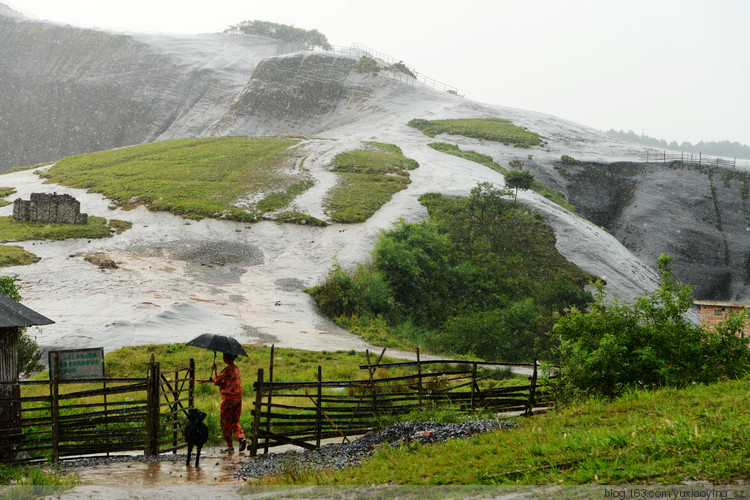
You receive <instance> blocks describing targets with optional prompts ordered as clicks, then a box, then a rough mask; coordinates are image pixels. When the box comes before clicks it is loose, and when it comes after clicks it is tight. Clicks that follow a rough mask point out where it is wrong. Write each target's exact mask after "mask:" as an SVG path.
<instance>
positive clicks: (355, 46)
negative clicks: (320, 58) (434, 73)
mask: <svg viewBox="0 0 750 500" xmlns="http://www.w3.org/2000/svg"><path fill="white" fill-rule="evenodd" d="M327 52H333V53H336V54H342V55H347V56H351V57H362V56H366V57H371V58H373V59H375V60H378V61H381V62H383V63H385V64H387V65H388V67H386V68H383V71H385V72H387V73H388V74H389V75H390V76H391V77H392V78H395V79H397V80H399V81H402V82H405V83H408V84H411V85H413V84H415V83H419V84H421V85H424V86H426V87H430V88H432V89H435V90H440V91H442V92H448V93H449V94H455V95H458V88H456V87H453V86H452V85H448V84H446V83H443V82H439V81H437V80H435V79H434V78H430V77H428V76H426V75H423V74H422V73H420V72H418V71H417V70H416V69H415V68H413V67H411V66H408V65H406V64H404V63H403V61H400V60H396V58H394V57H392V56H389V55H388V54H383V53H382V52H378V51H376V50H372V49H370V48H369V47H367V46H365V45H363V44H361V43H352V44H351V46H349V47H344V46H332V47H331V50H329V51H327ZM394 64H400V65H402V66H403V67H404V68H406V69H407V70H409V72H411V75H410V74H408V73H407V72H404V71H400V70H398V69H393V68H392V66H393V65H394Z"/></svg>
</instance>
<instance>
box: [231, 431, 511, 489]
mask: <svg viewBox="0 0 750 500" xmlns="http://www.w3.org/2000/svg"><path fill="white" fill-rule="evenodd" d="M518 425H519V424H517V423H515V422H507V421H503V420H477V421H473V422H464V423H461V424H440V423H435V422H401V423H397V424H393V425H390V426H388V427H386V428H385V429H383V430H381V431H378V432H370V433H368V434H365V435H364V436H362V437H361V438H359V439H357V440H355V441H351V442H349V443H343V444H327V445H324V446H321V447H320V449H318V450H315V451H304V452H299V451H288V452H284V453H270V454H268V455H259V456H257V457H255V458H254V459H251V460H248V461H246V462H244V463H243V464H242V466H241V468H240V470H238V471H237V472H236V473H235V476H236V477H239V478H257V477H262V476H268V475H275V474H279V473H281V472H283V471H284V470H285V469H290V468H291V469H295V468H299V469H305V470H320V469H341V468H344V467H348V466H350V465H357V464H359V463H360V462H362V461H364V460H366V459H367V458H369V457H371V456H372V455H373V454H374V453H375V450H377V448H378V447H379V446H382V445H385V444H387V445H389V446H391V447H398V446H401V445H402V444H407V443H412V442H419V443H437V442H442V441H447V440H449V439H456V438H467V437H469V436H472V435H474V434H480V433H483V432H490V431H496V430H499V429H508V428H512V427H517V426H518Z"/></svg>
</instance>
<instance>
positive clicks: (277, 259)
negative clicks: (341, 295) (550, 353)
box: [0, 10, 750, 351]
mask: <svg viewBox="0 0 750 500" xmlns="http://www.w3.org/2000/svg"><path fill="white" fill-rule="evenodd" d="M6 14H7V13H4V12H3V11H2V10H0V35H1V36H2V37H3V38H4V40H3V46H4V47H10V49H8V50H10V55H9V56H8V57H5V58H3V60H2V61H0V75H2V76H3V81H2V84H3V85H9V87H8V89H5V88H4V89H2V90H3V92H0V106H5V107H6V108H8V107H11V106H16V107H15V108H13V109H14V113H16V114H17V116H18V117H19V124H18V126H16V127H15V129H13V130H11V128H10V127H6V128H7V129H8V134H4V135H3V136H4V137H5V142H4V143H3V146H4V147H3V149H4V150H6V151H8V152H7V153H6V154H5V156H4V157H3V158H0V160H2V161H5V168H7V167H8V166H10V165H17V164H31V163H34V162H37V161H42V160H44V159H49V160H55V159H57V158H59V157H62V156H64V155H69V154H73V153H78V152H87V151H92V150H97V149H108V148H112V147H118V146H123V145H127V144H131V143H143V142H149V141H152V140H163V139H169V138H178V137H191V136H211V135H247V134H250V135H261V134H294V135H301V136H304V137H305V140H304V142H303V144H302V145H301V146H300V147H302V148H304V149H305V153H306V155H307V160H306V162H305V167H306V168H308V169H309V170H310V172H311V174H312V175H313V176H314V177H315V182H316V184H315V186H314V187H313V188H312V189H310V190H309V191H307V192H306V193H305V194H303V195H301V196H300V197H298V198H297V199H296V200H295V201H294V202H293V205H294V206H295V207H297V208H298V209H300V210H301V211H304V212H306V213H309V214H310V215H314V216H316V217H319V218H321V219H326V217H327V216H326V214H325V212H324V211H323V208H322V197H323V194H324V193H325V192H326V191H327V189H328V188H329V187H330V186H331V185H332V183H333V182H335V178H334V177H333V174H331V173H330V172H329V162H330V159H331V158H333V156H334V155H335V154H336V153H337V152H341V151H345V150H349V149H354V148H356V147H357V146H358V145H359V144H360V143H361V142H363V141H372V140H375V141H380V142H387V143H393V144H397V145H398V146H400V147H401V148H402V150H403V152H404V154H405V155H406V156H408V157H411V158H414V159H415V160H417V161H418V162H419V164H420V167H419V168H417V169H416V170H413V171H411V172H410V176H411V180H412V183H411V184H410V185H409V186H408V188H407V189H405V190H403V191H401V192H399V193H397V194H396V195H395V196H394V197H393V199H392V200H391V201H390V202H389V203H387V204H386V205H385V206H384V207H382V208H381V209H380V210H379V211H378V212H377V213H376V214H375V215H374V216H373V217H371V218H370V219H369V220H368V221H366V222H364V223H361V224H331V225H329V226H327V227H325V228H313V227H307V226H299V225H291V224H278V223H276V222H273V221H263V222H259V223H254V224H243V223H237V222H229V221H223V220H203V221H200V222H188V221H186V220H184V219H181V218H179V217H176V216H174V215H170V214H166V213H151V212H148V211H147V210H146V209H144V208H143V207H141V208H138V209H135V210H132V211H123V210H114V211H113V210H110V209H108V206H109V205H110V203H109V201H108V200H106V199H104V198H103V197H101V196H99V195H95V194H90V193H86V192H85V191H83V190H77V189H69V188H66V187H63V186H59V185H51V184H43V183H42V182H41V181H40V180H39V178H38V176H37V175H36V174H35V173H34V171H31V170H27V171H23V172H17V173H12V174H6V175H3V176H2V177H1V179H2V180H1V181H0V185H2V186H12V187H15V188H16V190H17V193H16V194H14V195H13V196H12V198H16V197H21V198H24V199H28V197H29V195H30V194H31V193H33V192H57V193H70V194H72V195H73V196H75V197H76V198H77V199H79V200H80V201H81V210H82V211H83V212H86V213H88V214H90V215H98V216H104V217H107V218H116V219H122V220H128V221H131V222H133V228H132V229H131V230H128V231H126V232H124V233H123V234H120V235H116V236H114V237H112V238H108V239H104V240H96V239H93V240H66V241H56V242H50V241H35V242H23V243H21V244H20V245H21V246H23V247H24V248H26V249H28V250H29V251H31V252H33V253H35V254H36V255H38V256H39V257H40V258H41V260H40V261H39V262H37V263H35V264H33V265H30V266H19V267H14V268H5V269H4V270H3V272H4V273H6V274H11V273H12V274H18V275H19V276H20V277H21V281H22V284H23V290H22V293H23V295H24V298H25V300H24V303H25V304H26V305H27V306H29V307H31V308H33V309H34V310H36V311H38V312H40V313H42V314H44V315H45V316H47V317H49V318H51V319H53V320H54V321H55V322H56V323H55V324H54V325H50V326H46V327H44V329H43V330H42V331H40V332H39V333H38V334H37V338H38V341H39V343H40V344H42V345H54V346H57V347H61V348H62V347H68V348H70V347H84V346H104V347H105V350H107V351H109V350H112V349H115V348H117V347H120V346H124V345H139V344H148V343H167V342H183V341H187V340H189V339H191V338H193V337H195V336H197V335H198V334H200V333H204V332H217V333H219V332H220V333H225V334H230V335H234V336H235V337H237V338H238V339H239V340H240V341H242V342H246V343H254V342H259V343H266V344H270V343H272V342H273V343H275V344H276V345H278V346H285V347H298V348H306V349H312V350H324V349H327V350H336V349H364V348H367V347H368V346H367V345H366V344H365V343H363V342H362V341H360V340H359V339H358V338H357V337H355V336H353V335H350V334H348V333H347V332H344V331H342V330H340V329H339V328H338V327H336V326H335V325H333V324H332V323H331V322H330V321H329V320H327V319H326V318H324V317H322V316H321V315H320V314H319V312H318V310H317V308H316V306H315V304H314V302H313V301H312V299H311V298H310V297H309V296H308V295H306V294H305V293H304V292H303V291H302V290H303V288H305V287H309V286H312V285H315V284H317V283H319V282H320V280H322V279H323V277H324V276H325V275H326V273H327V271H328V270H329V269H330V267H331V265H332V263H333V262H334V260H338V262H340V263H341V264H342V265H344V266H345V267H346V266H350V265H352V264H354V263H355V262H362V261H365V260H367V259H368V256H369V253H370V251H371V249H372V247H373V244H374V242H375V240H376V239H377V237H378V234H379V232H380V231H381V230H382V229H384V228H388V227H389V226H390V225H391V224H392V223H393V222H394V221H396V220H397V219H399V218H404V219H406V220H408V221H416V220H420V219H422V218H424V217H425V216H426V211H425V209H424V208H423V207H422V206H421V205H420V204H419V202H418V201H417V199H418V197H419V196H420V195H421V194H423V193H426V192H439V193H443V194H448V195H459V196H462V195H467V194H468V193H469V191H470V190H471V188H473V187H474V186H476V185H477V183H478V182H485V181H487V182H492V183H494V184H496V185H498V186H502V185H503V182H504V181H503V176H502V175H500V174H499V173H496V172H494V171H493V170H490V169H489V168H487V167H484V166H481V165H479V164H476V163H472V162H469V161H466V160H462V159H460V158H456V157H453V156H449V155H445V154H443V153H440V152H438V151H435V150H434V149H432V148H430V147H428V146H427V144H428V143H430V142H434V141H436V140H441V141H446V142H453V143H456V144H459V145H460V147H461V148H462V149H471V150H476V151H479V152H482V153H484V154H489V155H491V156H492V157H493V159H494V161H495V162H497V163H499V164H501V165H506V166H507V165H508V162H509V161H510V160H513V159H518V158H523V159H526V158H528V155H529V154H532V155H533V160H528V161H529V163H530V165H529V167H530V168H531V167H533V169H534V172H535V175H537V177H538V178H541V177H543V176H544V175H543V174H544V173H545V172H546V173H547V175H548V176H549V177H550V178H551V179H552V180H553V181H554V180H555V179H554V178H553V177H554V175H556V174H555V172H556V170H555V166H556V165H557V164H558V163H559V160H560V157H561V156H562V155H569V156H572V157H574V158H576V159H578V160H585V161H592V162H612V161H627V160H635V159H637V158H638V154H639V153H640V152H641V151H642V150H643V149H644V148H643V147H641V146H637V145H633V144H630V143H626V142H623V141H620V140H616V139H612V138H610V137H608V136H606V135H603V134H602V133H600V132H597V131H595V130H592V129H590V128H587V127H585V126H582V125H578V124H574V123H571V122H567V121H565V120H562V119H559V118H556V117H552V116H547V115H543V114H539V113H535V112H529V111H524V110H517V109H509V108H504V107H500V106H489V105H484V104H481V103H478V102H475V101H472V100H470V99H467V98H461V97H458V96H456V95H451V94H446V93H441V92H437V91H434V90H432V89H429V88H425V87H422V86H420V85H418V84H414V83H413V82H412V83H410V82H403V81H400V80H398V79H395V78H393V77H392V76H390V75H389V74H388V73H387V72H381V73H379V74H378V75H369V74H367V75H365V74H360V73H357V72H356V71H351V67H352V65H353V64H354V62H355V60H356V59H355V58H352V57H348V56H343V55H337V54H324V53H307V52H297V53H288V54H287V53H285V52H287V51H288V47H284V46H282V45H280V44H277V43H276V42H273V41H271V40H268V39H263V38H257V37H247V36H240V35H218V34H215V35H197V36H185V37H179V36H166V35H164V36H162V35H152V34H148V35H146V34H107V33H101V32H95V31H92V30H78V29H76V28H71V27H61V26H54V25H49V24H45V23H41V22H38V21H32V20H26V19H21V18H18V17H15V16H8V15H6ZM84 47H94V49H88V50H93V51H91V52H87V51H86V50H84ZM76 50H77V51H78V52H77V53H78V57H77V58H71V57H67V58H65V57H64V55H65V54H67V53H68V52H67V51H76ZM50 51H52V52H54V57H48V56H47V55H46V54H47V53H49V52H50ZM81 54H83V56H82V55H81ZM3 61H5V62H3ZM9 61H14V62H13V63H11V62H9ZM25 66H33V67H34V68H35V69H34V70H33V71H37V72H38V74H39V75H41V76H40V77H39V78H38V79H37V80H36V81H37V82H38V83H37V84H36V86H32V88H26V87H24V88H21V87H20V86H19V85H20V82H22V81H24V80H26V81H27V77H28V74H29V73H28V72H29V71H32V70H30V69H27V68H26V67H25ZM8 82H11V83H13V82H17V83H18V84H19V85H11V84H9V83H8ZM52 87H54V88H56V89H58V91H59V94H58V95H57V96H54V95H52V96H51V95H50V94H49V93H46V94H45V93H44V91H45V89H47V88H52ZM84 95H87V96H88V97H87V98H86V99H84ZM14 98H15V99H17V98H26V100H25V101H24V102H25V103H27V104H26V105H25V106H20V105H15V104H12V105H11V104H9V101H10V100H12V99H14ZM498 99H499V100H501V99H502V96H499V97H498ZM71 100H78V102H79V105H78V106H76V105H74V104H72V103H71V102H70V101H71ZM60 101H65V102H60ZM13 102H15V101H13ZM28 103H32V105H29V104H28ZM33 106H36V108H34V107H33ZM128 107H129V109H128ZM63 117H64V118H63ZM463 117H500V118H506V119H510V120H512V121H513V123H514V124H516V125H519V126H523V127H527V128H528V129H529V130H531V131H534V132H536V133H538V134H540V135H542V136H544V137H545V138H546V141H547V144H546V145H545V146H543V147H534V148H532V149H528V150H527V149H519V148H514V147H512V146H505V145H503V144H497V143H489V142H487V141H480V140H474V139H467V138H462V137H453V136H450V137H449V136H444V137H438V138H430V137H427V136H425V135H423V134H422V133H421V132H420V131H418V130H416V129H414V128H411V127H409V126H407V123H408V122H409V120H411V119H412V118H426V119H443V118H463ZM71 122H75V123H76V124H79V126H78V128H75V127H74V126H73V124H72V123H71ZM24 127H27V128H24ZM3 132H5V129H4V130H3ZM37 146H38V147H39V148H41V149H43V151H42V153H41V154H40V153H39V151H38V150H36V147H37ZM558 170H559V169H558ZM672 176H673V177H674V174H673V173H672ZM579 180H580V179H579ZM664 182H667V181H664ZM557 187H559V188H561V190H563V191H565V190H568V188H570V191H571V192H573V191H575V190H574V189H573V187H570V186H567V185H563V184H560V186H557ZM665 189H667V190H668V189H669V186H668V184H667V187H666V188H665ZM679 189H681V187H680V188H679ZM634 192H635V195H634V197H635V198H637V193H638V192H639V191H638V190H637V189H636V190H635V191H634ZM568 194H570V193H568ZM632 199H633V198H631V200H632ZM693 201H695V200H693ZM741 201H742V200H741V197H740V202H739V203H740V207H741V206H742V205H741ZM519 202H520V203H523V204H524V205H526V206H527V207H529V208H530V209H531V210H534V211H536V212H538V213H540V214H541V215H542V217H543V218H544V219H545V220H546V221H547V222H548V223H549V224H550V225H551V226H552V227H553V228H554V230H555V233H556V236H557V247H558V249H559V250H560V251H561V252H562V253H563V254H564V255H565V256H566V257H567V258H568V259H569V260H571V261H572V262H574V263H576V264H577V265H578V266H579V267H581V268H582V269H584V270H586V271H588V272H590V273H592V274H594V275H597V276H600V277H602V278H603V279H605V280H606V282H607V283H608V288H609V290H610V292H612V293H613V294H617V295H618V296H620V297H623V298H628V297H632V296H634V295H637V294H640V293H642V292H644V291H647V290H651V289H653V287H654V285H655V274H654V272H653V270H652V268H651V267H650V266H649V264H653V262H654V261H655V256H658V254H659V253H660V252H661V251H665V252H667V253H669V252H668V250H669V249H667V248H664V249H662V250H660V249H659V248H658V244H656V243H654V244H653V245H652V246H650V247H649V248H648V249H646V250H645V251H644V250H643V249H640V250H639V253H638V255H636V254H634V253H632V252H631V251H630V250H629V249H628V248H626V247H625V246H623V245H622V244H621V243H620V242H619V241H618V240H617V239H616V238H615V236H614V235H613V234H610V233H609V232H607V231H605V230H603V229H601V228H600V227H598V226H596V225H595V224H592V223H591V222H588V221H586V220H584V219H582V218H580V217H578V216H576V215H574V214H572V213H570V212H568V211H567V210H565V209H562V208H560V207H559V206H557V205H555V204H553V203H551V202H549V201H548V200H547V199H545V198H543V197H541V196H539V195H537V194H536V193H533V192H522V193H519ZM651 203H652V205H653V204H658V203H659V202H658V200H652V202H651ZM711 206H712V207H714V206H716V204H715V203H713V204H711ZM11 208H12V207H5V208H3V209H0V215H9V214H10V212H11ZM681 209H682V206H681V205H679V206H676V207H675V208H674V210H681ZM621 212H623V213H625V211H624V210H621ZM748 213H750V212H748ZM680 217H685V215H681V216H680ZM687 217H690V215H689V214H688V215H687ZM664 220H669V216H666V217H665V218H664ZM642 222H643V224H647V225H648V224H659V221H658V220H643V221H642ZM707 224H708V225H709V226H710V225H711V223H710V222H708V223H707ZM673 225H674V227H675V229H673V230H674V231H678V230H679V228H678V225H677V223H676V222H674V221H673ZM665 227H666V226H665ZM696 227H697V226H696ZM735 229H736V228H732V229H728V228H727V227H726V225H725V226H724V228H723V230H724V232H729V231H735ZM668 231H672V229H668V228H667V229H665V232H668ZM741 231H742V232H741V236H745V233H744V227H742V229H741ZM675 234H677V233H675ZM709 236H710V235H709ZM698 237H700V236H698ZM724 242H725V245H726V247H727V248H729V249H730V250H729V251H728V255H729V257H728V258H730V259H732V258H734V253H733V252H734V250H733V249H734V246H733V245H734V243H733V242H734V240H732V239H731V238H730V239H726V238H725V240H724ZM727 242H729V243H727ZM730 247H731V248H730ZM91 252H102V253H104V254H106V255H108V256H109V257H111V258H113V259H114V260H115V261H116V262H117V263H118V264H119V268H117V269H108V270H100V269H99V268H97V267H96V266H94V265H92V264H91V263H89V262H86V261H84V259H83V257H84V256H85V255H86V254H88V253H91ZM738 255H739V254H738ZM698 258H700V256H698ZM738 258H739V257H738ZM730 264H731V262H730ZM722 265H723V264H722ZM744 279H745V281H744V282H742V281H741V280H740V281H739V282H738V281H737V279H735V278H732V279H730V282H731V283H730V284H731V287H733V288H732V290H733V292H732V293H735V295H737V294H740V293H745V292H746V291H747V290H748V285H747V282H746V278H744ZM738 283H739V284H738Z"/></svg>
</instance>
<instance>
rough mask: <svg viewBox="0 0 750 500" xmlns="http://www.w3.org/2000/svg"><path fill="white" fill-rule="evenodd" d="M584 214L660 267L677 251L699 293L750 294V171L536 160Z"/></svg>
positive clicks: (679, 274)
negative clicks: (663, 257) (660, 261)
mask: <svg viewBox="0 0 750 500" xmlns="http://www.w3.org/2000/svg"><path fill="white" fill-rule="evenodd" d="M531 169H532V171H534V173H535V174H538V175H537V176H538V178H539V179H540V180H542V182H547V183H549V185H551V186H553V187H554V188H555V189H557V190H559V191H562V192H563V193H565V194H566V196H567V198H568V200H569V201H570V202H571V203H572V204H573V205H575V206H576V208H577V210H578V212H579V213H581V214H582V215H583V216H584V217H586V218H588V219H589V220H591V221H592V222H594V223H595V224H598V225H599V226H601V227H604V228H605V229H607V230H608V231H610V232H611V233H612V234H613V235H614V236H615V237H616V238H617V239H618V240H619V241H621V242H622V243H623V244H624V245H625V246H626V247H627V248H628V249H629V250H630V251H632V252H633V253H634V254H635V255H636V256H638V257H639V258H641V259H642V260H644V261H645V262H647V263H648V264H650V265H654V264H655V263H656V260H657V259H658V257H659V255H660V254H662V253H665V254H667V255H669V256H671V257H672V259H673V263H674V272H675V276H676V278H677V279H678V280H679V281H682V282H684V283H688V284H691V285H693V291H694V295H695V297H696V298H699V299H700V298H705V299H712V300H736V299H746V298H747V296H748V293H750V267H749V265H750V232H748V231H747V228H749V227H750V200H749V199H748V198H749V197H748V194H749V193H750V174H747V173H745V172H739V171H737V170H732V169H726V168H721V167H719V168H717V167H715V166H713V167H708V166H705V165H703V166H701V165H686V164H682V163H680V162H675V163H671V164H670V163H628V162H619V163H610V164H607V163H590V162H576V163H575V164H572V165H571V164H567V165H565V164H563V163H561V162H560V163H557V164H556V165H554V171H551V170H550V169H543V168H541V167H540V166H538V165H536V166H532V167H531Z"/></svg>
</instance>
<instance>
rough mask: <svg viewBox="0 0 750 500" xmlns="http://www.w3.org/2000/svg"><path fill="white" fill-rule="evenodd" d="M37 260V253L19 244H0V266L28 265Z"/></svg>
mask: <svg viewBox="0 0 750 500" xmlns="http://www.w3.org/2000/svg"><path fill="white" fill-rule="evenodd" d="M36 261H37V256H36V255H34V254H33V253H31V252H27V251H26V250H24V249H23V248H22V247H19V246H18V245H0V267H9V266H27V265H29V264H33V263H34V262H36Z"/></svg>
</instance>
